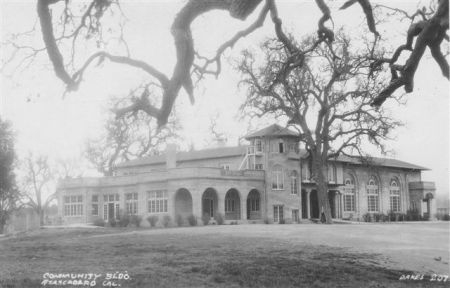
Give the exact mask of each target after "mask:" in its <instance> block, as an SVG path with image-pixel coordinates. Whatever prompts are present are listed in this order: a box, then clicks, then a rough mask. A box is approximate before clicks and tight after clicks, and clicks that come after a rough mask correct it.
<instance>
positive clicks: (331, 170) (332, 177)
mask: <svg viewBox="0 0 450 288" xmlns="http://www.w3.org/2000/svg"><path fill="white" fill-rule="evenodd" d="M328 182H329V183H336V165H334V164H328Z"/></svg>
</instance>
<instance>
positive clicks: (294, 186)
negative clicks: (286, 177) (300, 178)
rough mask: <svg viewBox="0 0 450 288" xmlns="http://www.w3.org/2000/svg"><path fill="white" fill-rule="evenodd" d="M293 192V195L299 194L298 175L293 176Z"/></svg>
mask: <svg viewBox="0 0 450 288" xmlns="http://www.w3.org/2000/svg"><path fill="white" fill-rule="evenodd" d="M291 194H292V195H297V194H298V185H297V177H296V176H291Z"/></svg>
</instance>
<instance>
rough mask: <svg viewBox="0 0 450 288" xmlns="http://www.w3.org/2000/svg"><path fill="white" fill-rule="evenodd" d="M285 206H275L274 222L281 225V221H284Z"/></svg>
mask: <svg viewBox="0 0 450 288" xmlns="http://www.w3.org/2000/svg"><path fill="white" fill-rule="evenodd" d="M283 219H284V217H283V206H282V205H275V206H273V222H275V223H277V222H278V223H279V222H280V221H283Z"/></svg>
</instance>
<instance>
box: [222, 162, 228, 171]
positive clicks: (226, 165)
mask: <svg viewBox="0 0 450 288" xmlns="http://www.w3.org/2000/svg"><path fill="white" fill-rule="evenodd" d="M220 168H222V169H224V170H230V164H227V163H222V164H220Z"/></svg>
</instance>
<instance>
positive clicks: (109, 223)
mask: <svg viewBox="0 0 450 288" xmlns="http://www.w3.org/2000/svg"><path fill="white" fill-rule="evenodd" d="M108 225H109V226H111V227H116V225H117V221H116V219H114V218H111V219H109V220H108Z"/></svg>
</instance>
